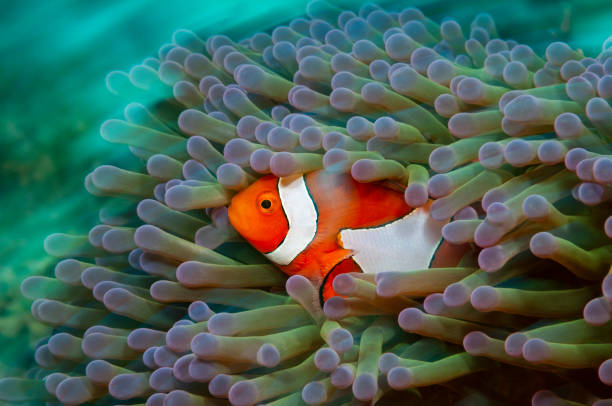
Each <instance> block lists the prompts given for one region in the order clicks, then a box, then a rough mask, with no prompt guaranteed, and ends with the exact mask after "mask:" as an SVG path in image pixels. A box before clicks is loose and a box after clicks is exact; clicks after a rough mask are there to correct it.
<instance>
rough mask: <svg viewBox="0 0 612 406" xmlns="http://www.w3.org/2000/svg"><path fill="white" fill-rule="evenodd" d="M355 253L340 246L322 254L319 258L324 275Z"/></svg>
mask: <svg viewBox="0 0 612 406" xmlns="http://www.w3.org/2000/svg"><path fill="white" fill-rule="evenodd" d="M352 255H353V251H351V250H347V249H344V248H340V249H337V250H334V251H331V252H327V253H325V254H323V255H321V256H320V257H319V259H318V262H319V265H320V267H321V270H322V271H323V275H327V274H328V273H329V271H331V270H332V269H333V268H334V267H335V266H336V265H338V264H339V263H340V262H342V261H344V260H345V259H347V258H350V257H351V256H352Z"/></svg>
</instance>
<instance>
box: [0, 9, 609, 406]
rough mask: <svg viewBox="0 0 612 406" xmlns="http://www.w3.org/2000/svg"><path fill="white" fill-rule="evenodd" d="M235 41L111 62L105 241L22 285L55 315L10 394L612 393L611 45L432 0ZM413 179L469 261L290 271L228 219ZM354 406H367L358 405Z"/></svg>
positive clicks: (66, 238) (89, 183)
mask: <svg viewBox="0 0 612 406" xmlns="http://www.w3.org/2000/svg"><path fill="white" fill-rule="evenodd" d="M307 15H308V17H307V18H297V19H294V20H292V21H291V22H290V23H289V24H288V25H287V26H280V27H277V28H276V29H274V30H273V31H272V32H271V33H270V34H268V33H263V32H261V33H257V34H255V35H253V36H252V37H250V38H247V39H244V40H242V41H240V42H235V41H233V40H232V39H230V38H228V37H226V36H223V35H216V36H212V37H210V38H208V39H206V40H203V39H201V38H199V37H198V36H197V35H196V34H194V33H193V32H190V31H187V30H179V31H177V32H176V33H175V34H174V36H173V43H172V44H170V45H165V46H163V47H162V48H161V49H160V51H159V55H158V57H157V58H147V59H146V60H144V61H143V63H142V64H140V65H137V66H135V67H134V68H132V69H131V70H130V71H129V73H124V72H119V71H117V72H112V73H110V74H109V75H108V77H107V85H108V88H109V90H110V91H111V92H113V93H115V94H118V95H120V96H122V97H123V98H124V99H125V100H126V101H127V102H129V104H128V105H127V106H126V108H125V112H124V113H125V119H124V120H119V119H111V120H108V121H106V122H105V123H104V124H103V125H102V128H101V135H102V137H103V138H104V139H106V140H107V141H109V142H113V143H118V144H126V145H128V146H129V149H130V151H131V152H132V153H133V154H134V155H135V156H136V157H137V158H139V159H140V160H141V163H142V165H141V169H140V170H134V171H131V170H125V169H121V168H118V167H115V166H109V165H103V166H100V167H98V168H97V169H95V170H94V171H93V172H92V173H91V174H89V175H88V176H87V177H86V179H85V187H86V189H87V191H88V192H90V193H91V194H93V195H95V196H100V197H101V199H102V200H103V204H104V207H103V208H102V209H101V210H100V212H99V217H100V224H98V225H96V226H94V227H93V228H92V229H91V231H90V232H89V235H67V234H53V235H51V236H49V237H48V238H47V240H46V241H45V249H46V250H47V252H48V253H49V254H50V255H52V256H54V257H58V258H62V260H61V261H60V262H59V263H57V266H56V267H55V277H45V276H32V277H29V278H28V279H26V280H25V281H24V282H23V284H22V292H23V294H24V295H25V296H26V297H28V298H30V299H32V300H34V302H33V304H32V315H33V316H34V318H36V319H37V320H39V321H41V322H42V323H45V324H47V325H50V326H52V327H54V329H55V330H54V333H53V334H52V335H51V336H50V337H48V338H47V339H45V340H43V341H41V342H40V343H39V345H38V347H37V349H36V355H35V359H36V363H37V364H38V367H37V368H35V369H33V370H32V371H30V373H29V374H28V377H27V378H4V379H2V380H0V400H4V401H7V402H36V401H40V402H42V401H48V402H51V404H56V403H57V402H59V403H61V404H66V405H78V404H82V403H92V404H110V403H112V404H119V403H122V402H124V403H125V404H146V405H148V406H153V405H164V406H178V405H183V406H192V405H194V406H195V405H209V404H210V405H217V404H219V405H220V404H232V405H236V406H241V405H254V404H268V405H277V406H278V405H301V404H308V405H319V404H337V405H344V404H347V405H348V404H362V403H358V402H363V404H374V403H376V404H380V405H389V404H402V405H408V404H419V405H422V404H435V405H446V404H449V405H450V404H457V405H461V404H463V405H468V404H469V405H473V404H498V403H497V402H501V403H500V404H525V403H526V402H528V400H529V399H531V402H532V403H533V404H534V405H545V404H546V405H549V404H573V405H587V404H588V405H591V404H598V405H603V404H609V403H606V402H611V401H612V400H610V399H608V400H605V399H606V398H608V397H610V388H609V386H610V385H612V322H610V318H611V314H612V276H610V275H611V274H610V273H609V272H610V266H611V264H612V242H611V241H610V239H611V238H612V216H610V213H611V212H612V210H611V209H612V204H611V202H612V155H611V150H612V147H611V140H612V109H611V107H610V105H609V100H610V99H611V98H612V41H610V40H609V41H606V42H605V43H604V44H603V47H602V52H601V54H599V55H598V56H597V57H585V56H584V54H583V52H582V51H581V50H579V49H572V48H571V47H570V46H569V45H568V44H566V43H563V42H553V43H551V44H550V45H548V46H547V47H546V50H545V53H544V55H538V54H537V53H536V52H535V51H534V50H533V49H532V48H530V47H529V46H528V45H524V44H519V43H517V42H516V41H513V40H504V39H501V38H499V37H498V33H497V30H496V27H495V24H494V22H493V19H492V18H491V16H489V15H488V14H479V15H477V16H476V17H475V18H474V20H473V22H472V23H471V25H470V27H469V29H466V30H465V32H464V28H466V27H464V28H462V27H461V26H460V24H459V23H458V22H457V21H455V20H452V19H448V20H444V21H443V22H442V23H438V22H436V21H433V20H431V19H429V18H427V17H426V16H425V15H423V13H422V12H421V11H419V10H418V9H416V8H412V7H411V8H406V9H404V10H401V11H398V12H388V11H385V10H383V9H381V8H380V7H378V6H376V5H374V4H369V3H368V4H365V5H363V6H362V7H360V8H359V10H358V11H356V12H353V11H349V10H341V9H338V8H337V7H335V6H333V5H330V4H328V3H326V2H324V1H320V0H314V1H312V2H311V3H310V4H309V5H308V9H307ZM320 169H326V170H330V171H343V172H347V173H351V174H352V176H353V177H354V178H355V179H356V180H357V181H359V182H381V184H386V185H391V186H393V187H396V188H397V187H401V188H402V190H404V191H405V192H404V195H405V199H406V202H407V203H408V204H409V205H410V206H412V207H420V206H423V205H425V204H427V203H428V201H429V200H430V199H432V200H433V203H432V204H431V210H430V214H431V216H432V217H433V218H435V219H436V220H450V222H449V223H448V224H447V225H445V226H444V228H443V236H444V238H445V239H446V241H448V242H450V243H452V244H455V245H458V246H463V247H466V246H469V247H471V250H469V252H470V254H468V255H466V256H465V257H464V258H463V259H462V260H461V261H460V262H459V264H457V265H456V266H449V267H444V268H430V269H423V270H417V271H411V272H382V273H379V274H377V275H370V274H361V273H347V274H342V275H339V276H338V277H336V279H335V280H334V282H333V287H334V290H335V291H336V293H338V295H339V296H334V297H332V298H330V299H328V300H327V301H326V302H325V303H324V305H323V306H321V305H320V302H319V293H318V290H317V287H315V286H313V284H312V283H311V282H310V281H309V280H307V279H306V278H304V277H302V276H292V277H290V278H287V277H286V276H285V275H284V274H283V273H282V272H281V271H280V270H278V269H277V268H276V267H274V266H273V265H272V264H270V263H269V262H268V261H267V260H266V259H265V258H264V257H263V256H262V255H260V254H259V253H258V252H256V251H255V250H254V249H253V248H251V247H250V246H249V245H248V244H246V243H245V242H244V240H242V239H241V238H240V236H239V235H238V234H237V233H236V231H235V230H234V229H233V228H232V227H231V225H230V224H229V221H228V215H227V205H228V204H229V203H230V202H231V199H232V196H233V195H234V194H235V193H236V192H237V191H239V190H242V189H244V188H245V187H247V186H248V185H249V184H251V183H252V182H253V181H255V180H256V179H257V178H258V177H259V176H261V175H263V174H269V173H272V174H274V175H276V176H279V177H283V176H290V175H294V174H302V173H307V172H310V171H314V170H320ZM355 402H357V403H355Z"/></svg>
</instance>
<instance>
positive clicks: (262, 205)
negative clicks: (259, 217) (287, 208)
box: [257, 192, 280, 214]
mask: <svg viewBox="0 0 612 406" xmlns="http://www.w3.org/2000/svg"><path fill="white" fill-rule="evenodd" d="M278 203H280V202H279V201H278V197H277V196H275V195H274V194H273V193H270V192H266V193H262V194H261V195H260V196H259V197H258V198H257V204H258V205H259V210H260V211H261V212H262V213H264V214H272V213H273V212H275V211H276V209H277V208H278Z"/></svg>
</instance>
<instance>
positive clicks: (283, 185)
mask: <svg viewBox="0 0 612 406" xmlns="http://www.w3.org/2000/svg"><path fill="white" fill-rule="evenodd" d="M278 194H279V196H280V199H281V203H282V206H283V210H284V211H285V216H286V217H287V222H288V223H289V231H288V232H287V235H286V236H285V239H284V240H283V242H281V243H280V245H279V246H278V247H276V249H275V250H274V251H272V252H269V253H267V254H264V255H265V256H266V257H267V258H268V259H269V260H270V261H272V262H275V263H277V264H279V265H289V264H290V263H291V261H293V260H294V259H295V257H297V256H298V255H299V254H300V253H301V252H302V251H304V250H305V249H306V248H307V247H308V245H309V244H310V242H311V241H312V240H313V239H314V237H315V235H316V233H317V220H318V217H319V216H318V213H317V209H316V207H315V204H314V202H313V201H312V197H311V196H310V193H308V188H307V187H306V182H305V181H304V176H297V177H286V178H279V180H278Z"/></svg>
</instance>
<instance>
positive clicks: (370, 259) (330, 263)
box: [228, 170, 445, 300]
mask: <svg viewBox="0 0 612 406" xmlns="http://www.w3.org/2000/svg"><path fill="white" fill-rule="evenodd" d="M228 214H229V220H230V222H231V224H232V226H233V227H234V228H235V229H236V231H238V233H239V234H240V235H242V237H244V238H245V239H246V240H247V241H248V242H249V243H250V244H251V245H252V246H253V247H255V248H256V249H257V250H258V251H259V252H261V253H262V254H264V255H265V256H266V257H267V258H268V259H269V260H270V261H271V262H273V263H274V264H276V266H278V267H279V268H280V269H281V270H282V271H283V272H285V273H286V274H288V275H296V274H297V275H302V276H305V277H306V278H308V279H309V280H310V281H311V282H313V283H314V284H315V285H316V286H319V287H320V297H321V299H322V300H325V299H327V298H329V297H331V296H333V295H335V293H334V291H333V288H332V284H331V282H332V280H333V278H334V277H335V276H336V275H338V274H341V273H344V272H366V273H377V272H381V271H410V270H417V269H426V268H428V267H430V266H431V265H432V261H433V260H434V257H435V256H436V255H435V254H436V252H437V251H438V250H439V248H440V244H441V241H442V236H441V228H442V226H443V225H444V224H445V222H440V221H436V220H434V219H433V218H431V216H429V213H428V205H427V206H424V207H421V208H416V209H413V208H412V207H410V206H408V205H407V204H406V202H405V200H404V196H403V194H401V193H398V192H396V191H394V190H392V189H389V188H387V187H384V186H381V185H379V184H374V183H359V182H357V181H355V180H354V179H353V178H352V177H351V176H350V175H348V174H338V173H331V172H328V171H324V170H319V171H315V172H311V173H308V174H306V175H296V176H291V177H283V178H278V177H275V176H272V175H267V176H264V177H262V178H260V179H259V180H257V181H256V182H255V183H253V184H252V185H250V186H249V187H248V188H246V189H244V190H242V191H241V192H240V193H238V194H237V195H236V196H234V197H233V199H232V202H231V204H230V206H229V211H228ZM438 266H440V265H438Z"/></svg>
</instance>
